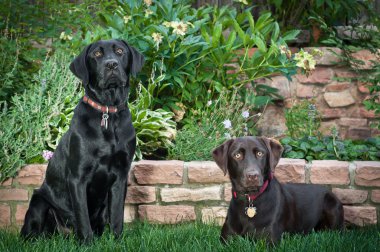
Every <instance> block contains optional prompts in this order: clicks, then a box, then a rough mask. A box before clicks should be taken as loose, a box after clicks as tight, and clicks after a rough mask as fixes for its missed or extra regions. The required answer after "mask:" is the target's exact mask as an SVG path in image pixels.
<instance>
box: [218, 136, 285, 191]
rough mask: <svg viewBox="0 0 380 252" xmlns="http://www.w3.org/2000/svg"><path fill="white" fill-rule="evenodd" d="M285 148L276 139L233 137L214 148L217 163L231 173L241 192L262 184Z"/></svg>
mask: <svg viewBox="0 0 380 252" xmlns="http://www.w3.org/2000/svg"><path fill="white" fill-rule="evenodd" d="M282 151H283V148H282V146H281V144H280V143H279V142H278V141H276V140H273V139H269V138H265V137H240V138H236V139H231V140H228V141H226V142H225V143H223V144H222V145H220V146H219V147H217V148H216V149H214V150H213V152H212V156H213V158H214V160H215V162H216V164H217V165H218V166H219V167H220V168H221V169H222V170H223V172H224V175H226V174H227V171H228V174H229V176H230V179H231V183H232V186H233V188H234V189H235V190H238V191H249V190H255V189H257V187H260V186H262V185H263V183H264V181H265V180H267V179H268V178H269V176H270V173H271V171H274V168H275V167H276V165H277V164H278V161H279V160H280V157H281V154H282Z"/></svg>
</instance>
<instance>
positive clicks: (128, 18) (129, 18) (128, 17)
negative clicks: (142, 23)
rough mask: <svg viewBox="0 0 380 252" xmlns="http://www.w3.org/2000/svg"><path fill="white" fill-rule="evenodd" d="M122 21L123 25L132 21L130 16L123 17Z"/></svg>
mask: <svg viewBox="0 0 380 252" xmlns="http://www.w3.org/2000/svg"><path fill="white" fill-rule="evenodd" d="M123 19H124V24H128V22H129V21H130V20H131V19H132V17H131V16H124V17H123Z"/></svg>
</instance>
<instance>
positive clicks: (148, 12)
mask: <svg viewBox="0 0 380 252" xmlns="http://www.w3.org/2000/svg"><path fill="white" fill-rule="evenodd" d="M152 14H153V11H152V10H150V9H146V10H145V17H149V16H150V15H152Z"/></svg>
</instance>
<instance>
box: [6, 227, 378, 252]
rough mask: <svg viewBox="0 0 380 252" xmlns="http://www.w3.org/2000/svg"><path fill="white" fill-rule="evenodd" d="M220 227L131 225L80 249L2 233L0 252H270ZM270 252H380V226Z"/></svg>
mask: <svg viewBox="0 0 380 252" xmlns="http://www.w3.org/2000/svg"><path fill="white" fill-rule="evenodd" d="M219 232H220V227H217V226H210V225H204V224H201V223H192V224H181V225H173V226H171V225H165V226H164V225H152V224H145V223H134V224H130V225H127V226H126V227H125V229H124V232H123V235H122V237H121V238H120V239H114V237H113V236H112V235H110V233H109V232H107V233H105V234H104V235H103V236H102V237H100V238H96V239H95V241H94V242H93V243H92V244H90V245H80V244H79V243H78V242H77V241H76V240H75V239H74V237H72V236H70V237H68V238H64V237H63V236H60V235H56V236H54V237H52V238H49V239H43V238H40V239H38V240H35V241H32V242H31V241H29V242H24V241H22V240H21V239H20V237H19V236H18V234H15V233H12V232H10V231H4V230H1V231H0V251H2V252H4V251H33V252H35V251H66V252H68V251H91V252H95V251H101V252H104V251H113V252H115V251H181V252H185V251H202V252H204V251H267V248H266V245H265V242H264V241H262V240H260V241H257V242H253V241H249V240H247V239H243V238H239V237H237V238H235V239H233V240H231V241H230V242H229V244H228V245H227V246H223V245H222V244H221V243H220V242H219ZM269 250H270V251H318V252H322V251H329V252H333V251H339V252H340V251H345V252H353V251H380V226H372V227H366V228H360V229H359V228H357V229H350V230H345V231H343V232H335V231H334V232H319V233H312V234H310V235H307V236H300V235H293V236H289V235H286V236H285V237H284V239H283V240H282V242H281V244H279V245H278V246H277V247H274V248H270V249H269Z"/></svg>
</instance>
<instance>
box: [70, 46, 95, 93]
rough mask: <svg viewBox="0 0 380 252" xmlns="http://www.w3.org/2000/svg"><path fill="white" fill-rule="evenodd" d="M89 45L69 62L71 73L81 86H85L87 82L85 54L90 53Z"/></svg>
mask: <svg viewBox="0 0 380 252" xmlns="http://www.w3.org/2000/svg"><path fill="white" fill-rule="evenodd" d="M91 45H92V44H90V45H88V46H86V47H85V48H84V49H83V51H82V52H81V53H80V54H79V55H78V56H77V57H76V58H75V59H74V60H73V61H72V62H71V64H70V70H71V72H72V73H73V74H74V75H75V76H76V77H78V78H79V79H81V80H82V83H83V85H85V86H86V85H87V84H88V82H89V79H90V77H89V75H90V74H89V72H88V68H87V54H88V52H89V51H90V48H91Z"/></svg>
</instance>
